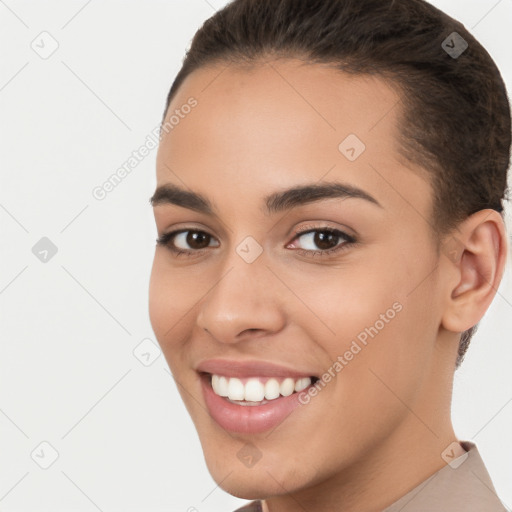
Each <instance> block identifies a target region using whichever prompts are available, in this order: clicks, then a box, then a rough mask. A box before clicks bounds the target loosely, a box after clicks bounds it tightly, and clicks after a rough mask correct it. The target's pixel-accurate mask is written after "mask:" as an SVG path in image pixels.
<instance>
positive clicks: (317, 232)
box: [294, 227, 356, 256]
mask: <svg viewBox="0 0 512 512" xmlns="http://www.w3.org/2000/svg"><path fill="white" fill-rule="evenodd" d="M299 238H303V239H304V240H305V241H306V245H308V244H309V245H310V247H312V246H314V245H316V246H317V247H319V249H316V250H315V249H314V248H309V249H308V248H304V247H301V248H299V249H296V250H297V251H298V252H299V254H303V255H305V256H316V255H320V256H324V255H328V254H332V253H334V252H338V251H340V250H342V249H346V248H348V246H350V245H352V244H354V243H355V242H356V239H355V238H354V237H353V236H350V235H347V233H344V232H343V231H340V230H339V229H333V228H327V227H325V228H315V229H309V230H307V231H302V232H300V233H296V235H295V238H294V240H297V239H299Z"/></svg>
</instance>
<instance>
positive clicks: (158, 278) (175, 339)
mask: <svg viewBox="0 0 512 512" xmlns="http://www.w3.org/2000/svg"><path fill="white" fill-rule="evenodd" d="M162 252H163V251H161V250H159V249H157V250H156V253H155V257H154V260H153V267H152V269H151V277H150V281H149V305H148V307H149V318H150V322H151V326H152V328H153V331H154V333H155V336H156V338H157V340H158V342H159V344H160V346H161V347H162V350H164V352H165V355H166V356H167V351H169V350H173V349H176V348H178V347H179V346H180V345H181V344H182V343H181V342H180V341H179V340H182V339H183V338H184V326H185V322H182V321H180V319H182V320H183V319H186V317H187V312H188V311H190V307H191V304H193V302H194V301H189V300H188V298H189V296H190V292H188V293H187V290H186V288H184V287H183V285H182V284H180V282H181V281H180V279H179V278H178V273H177V272H176V271H175V270H171V269H170V268H169V265H168V264H166V261H165V254H162Z"/></svg>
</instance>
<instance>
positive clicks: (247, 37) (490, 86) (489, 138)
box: [164, 0, 511, 368]
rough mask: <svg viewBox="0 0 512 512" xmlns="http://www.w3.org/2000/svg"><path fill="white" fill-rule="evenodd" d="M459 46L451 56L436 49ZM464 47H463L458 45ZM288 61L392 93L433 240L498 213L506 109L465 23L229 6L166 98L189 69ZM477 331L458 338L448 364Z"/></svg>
mask: <svg viewBox="0 0 512 512" xmlns="http://www.w3.org/2000/svg"><path fill="white" fill-rule="evenodd" d="M453 32H456V33H457V36H455V37H461V38H462V39H459V40H458V42H459V44H460V43H461V42H462V44H464V45H465V43H467V45H468V46H467V48H466V49H465V50H464V51H463V53H462V54H460V55H458V56H454V55H453V54H449V53H448V52H447V51H445V49H443V46H442V44H443V42H444V41H446V40H447V38H448V41H450V42H449V46H453V45H454V44H455V43H454V42H453V39H451V40H450V39H449V36H451V35H452V34H453ZM464 42H465V43H464ZM265 57H283V58H286V57H295V58H301V59H304V60H306V61H307V62H311V63H324V64H325V63H326V64H331V65H333V66H335V67H336V68H337V69H339V70H340V71H344V72H348V73H355V74H376V75H380V76H383V77H384V78H388V79H389V80H390V83H392V84H394V85H396V86H398V87H399V89H400V92H401V95H400V96H401V100H402V104H403V109H402V117H401V119H400V128H401V137H400V139H401V140H400V141H399V142H400V153H401V154H402V156H404V157H405V158H406V159H407V160H409V161H410V162H412V163H414V164H419V165H420V166H421V167H422V168H424V169H425V170H426V171H427V172H429V173H430V174H429V175H430V176H431V179H432V186H433V190H434V197H433V211H432V218H431V222H430V224H431V226H432V228H433V229H434V232H435V233H436V234H437V235H442V234H445V233H447V232H449V231H450V230H451V229H453V228H454V227H455V226H456V225H457V224H458V223H459V222H461V221H462V220H464V219H465V218H466V217H467V216H469V215H471V214H472V213H475V212H477V211H478V210H481V209H485V208H491V209H493V210H496V211H498V212H500V213H501V214H503V200H504V199H507V197H506V194H507V170H508V166H509V162H510V143H511V119H510V105H509V101H508V97H507V92H506V88H505V84H504V82H503V79H502V77H501V74H500V72H499V70H498V68H497V66H496V64H495V63H494V61H493V60H492V58H491V57H490V55H489V54H488V53H487V51H486V50H485V49H484V48H483V47H482V45H481V44H480V43H479V42H478V41H477V40H476V39H475V38H474V37H473V36H472V35H471V34H470V33H469V32H468V31H467V30H466V28H465V27H464V25H462V24H461V23H460V22H458V21H456V20H454V19H453V18H451V17H450V16H448V15H447V14H445V13H444V12H442V11H440V10H439V9H437V8H435V7H434V6H432V5H430V4H429V3H427V2H425V1H423V0H233V1H232V2H230V3H229V4H227V5H226V6H225V7H224V8H223V9H221V10H220V11H218V12H217V13H216V14H214V15H213V16H212V17H211V18H209V19H208V20H206V21H205V22H204V24H203V26H202V27H201V28H200V29H199V30H198V31H197V32H196V34H195V36H194V38H193V40H192V44H191V46H190V48H189V50H188V51H187V54H186V57H185V59H184V61H183V65H182V68H181V70H180V71H179V73H178V74H177V76H176V78H175V80H174V82H173V84H172V87H171V89H170V91H169V94H168V97H167V103H166V107H165V112H164V119H165V115H166V113H167V109H168V107H169V104H170V103H171V100H172V98H173V97H174V95H175V93H176V91H177V90H178V88H179V86H180V85H181V83H182V82H183V80H184V79H185V78H186V77H187V76H188V75H189V74H190V73H191V72H193V71H194V70H196V69H198V68H201V67H203V66H207V65H213V64H216V63H233V64H251V63H254V64H256V63H258V61H260V60H261V59H264V58H265ZM476 327H477V326H474V327H472V328H471V329H469V330H467V331H465V332H464V333H463V334H462V336H461V340H460V344H459V351H458V357H457V362H456V367H457V368H458V367H459V366H460V364H461V362H462V360H463V358H464V355H465V353H466V350H467V348H468V345H469V341H470V339H471V336H472V335H473V333H474V331H475V330H476Z"/></svg>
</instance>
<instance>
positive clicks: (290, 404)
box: [201, 374, 308, 434]
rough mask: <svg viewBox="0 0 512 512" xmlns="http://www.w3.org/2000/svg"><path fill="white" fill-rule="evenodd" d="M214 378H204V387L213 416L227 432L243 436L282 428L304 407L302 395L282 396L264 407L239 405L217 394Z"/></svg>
mask: <svg viewBox="0 0 512 512" xmlns="http://www.w3.org/2000/svg"><path fill="white" fill-rule="evenodd" d="M210 380H211V376H210V375H206V374H202V375H201V387H202V389H203V396H204V399H205V402H206V406H207V407H208V411H209V413H210V416H211V417H212V418H213V419H214V420H215V421H216V422H217V423H218V424H219V425H220V426H221V427H222V428H223V429H225V430H228V431H231V432H238V433H243V434H257V433H259V432H265V431H266V430H270V429H273V428H275V427H276V426H277V425H279V424H280V423H281V422H282V421H284V420H285V419H286V417H287V416H288V415H290V414H291V413H292V411H293V410H294V409H296V408H297V407H298V406H299V405H301V403H300V402H299V394H300V393H303V392H305V391H306V392H307V390H308V388H306V389H303V390H302V391H300V392H298V393H292V394H291V395H288V396H281V397H279V398H276V399H274V400H270V401H268V402H267V403H266V404H263V405H238V404H233V403H231V402H228V400H227V399H226V398H223V397H221V396H219V395H217V394H215V393H214V391H213V389H212V386H211V383H210Z"/></svg>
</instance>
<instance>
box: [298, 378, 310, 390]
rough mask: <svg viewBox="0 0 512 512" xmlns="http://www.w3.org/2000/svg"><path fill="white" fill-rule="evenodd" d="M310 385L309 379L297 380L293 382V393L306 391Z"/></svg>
mask: <svg viewBox="0 0 512 512" xmlns="http://www.w3.org/2000/svg"><path fill="white" fill-rule="evenodd" d="M310 384H311V379H310V378H309V377H303V378H302V379H298V380H297V381H296V382H295V391H302V390H303V389H306V388H307V387H308V386H309V385H310Z"/></svg>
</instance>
